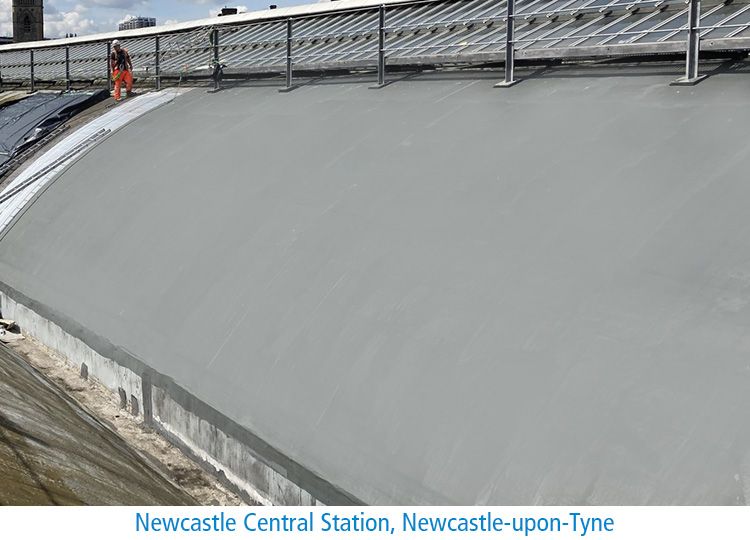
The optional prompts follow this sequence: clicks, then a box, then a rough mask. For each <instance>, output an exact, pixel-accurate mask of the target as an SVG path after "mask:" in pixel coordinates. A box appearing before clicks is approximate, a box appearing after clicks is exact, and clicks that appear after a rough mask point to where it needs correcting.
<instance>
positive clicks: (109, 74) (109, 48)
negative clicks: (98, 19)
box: [107, 41, 112, 92]
mask: <svg viewBox="0 0 750 540" xmlns="http://www.w3.org/2000/svg"><path fill="white" fill-rule="evenodd" d="M111 58H112V43H111V42H109V41H108V42H107V88H108V89H109V91H110V92H111V91H112V60H111Z"/></svg>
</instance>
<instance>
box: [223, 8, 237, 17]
mask: <svg viewBox="0 0 750 540" xmlns="http://www.w3.org/2000/svg"><path fill="white" fill-rule="evenodd" d="M238 11H239V10H238V9H237V8H236V7H223V8H221V11H220V12H219V17H224V16H225V15H237V12H238Z"/></svg>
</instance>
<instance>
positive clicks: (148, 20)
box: [120, 17, 156, 30]
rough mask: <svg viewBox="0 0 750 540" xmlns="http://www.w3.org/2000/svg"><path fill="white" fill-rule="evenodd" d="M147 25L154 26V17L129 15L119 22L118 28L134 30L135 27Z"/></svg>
mask: <svg viewBox="0 0 750 540" xmlns="http://www.w3.org/2000/svg"><path fill="white" fill-rule="evenodd" d="M149 26H156V19H154V18H153V17H131V18H130V19H128V20H127V21H124V22H121V23H120V30H135V29H136V28H147V27H149Z"/></svg>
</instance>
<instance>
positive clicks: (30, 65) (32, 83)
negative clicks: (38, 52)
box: [29, 49, 36, 92]
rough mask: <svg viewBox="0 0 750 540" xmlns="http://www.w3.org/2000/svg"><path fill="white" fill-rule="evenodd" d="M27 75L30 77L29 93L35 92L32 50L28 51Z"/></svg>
mask: <svg viewBox="0 0 750 540" xmlns="http://www.w3.org/2000/svg"><path fill="white" fill-rule="evenodd" d="M29 75H30V76H31V88H30V90H31V92H36V84H35V83H34V49H29Z"/></svg>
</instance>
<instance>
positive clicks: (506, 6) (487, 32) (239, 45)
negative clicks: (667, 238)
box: [0, 0, 750, 90]
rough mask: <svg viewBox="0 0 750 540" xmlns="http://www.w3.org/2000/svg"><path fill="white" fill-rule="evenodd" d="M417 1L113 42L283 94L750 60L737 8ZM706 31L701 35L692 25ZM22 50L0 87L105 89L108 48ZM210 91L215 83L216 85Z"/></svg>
mask: <svg viewBox="0 0 750 540" xmlns="http://www.w3.org/2000/svg"><path fill="white" fill-rule="evenodd" d="M704 1H705V3H706V4H707V8H706V9H705V10H704V11H701V2H700V0H688V1H687V2H685V1H683V0H455V1H446V0H419V1H404V2H389V3H385V4H381V5H366V6H362V7H354V8H350V9H343V10H339V11H330V12H326V13H317V14H305V13H300V14H299V15H294V16H286V17H279V18H272V19H269V18H265V19H258V20H254V19H253V18H252V17H250V18H248V20H246V21H243V22H241V23H237V22H233V23H227V24H218V23H217V24H212V25H208V26H196V27H193V28H188V29H183V30H179V31H173V32H163V33H156V34H154V33H153V32H152V33H151V34H149V35H143V36H133V35H132V32H131V33H129V34H126V35H125V36H124V37H122V38H120V41H121V42H122V43H123V46H125V47H126V48H128V50H129V52H130V55H131V57H132V58H133V62H134V64H135V66H136V73H135V75H136V76H137V77H139V78H141V77H143V78H150V79H153V81H154V83H155V85H156V87H157V88H159V87H160V86H161V84H162V81H163V79H164V78H165V77H177V76H184V75H188V74H195V73H203V72H205V73H213V74H214V76H215V80H216V81H218V80H220V77H219V76H217V73H218V74H219V75H220V74H221V73H223V72H225V71H226V70H234V71H237V72H249V73H277V74H282V75H283V77H284V80H285V88H286V89H291V88H293V87H294V77H295V73H296V72H298V71H299V70H318V69H340V68H346V69H353V68H362V67H366V68H368V69H375V70H377V82H378V86H383V85H385V84H386V83H387V81H386V74H387V70H388V68H389V66H392V65H399V64H411V65H420V64H440V63H469V64H470V63H476V62H497V63H504V65H505V78H504V81H503V82H502V83H501V86H510V85H512V84H514V83H515V79H514V77H515V75H514V68H515V63H516V60H517V59H524V60H533V59H551V58H569V57H571V58H572V57H592V58H606V57H614V56H623V55H632V54H638V55H648V54H662V53H677V52H680V51H684V52H685V54H686V69H685V77H684V78H683V82H695V81H696V80H699V77H698V56H699V52H700V50H701V49H702V48H707V49H712V50H750V3H748V0H743V1H742V2H736V1H735V2H732V1H731V0H726V1H717V0H704ZM702 20H703V21H705V23H704V25H703V26H702V25H701V21H702ZM68 41H69V40H66V44H65V45H56V43H55V41H54V40H52V41H49V42H44V43H41V44H33V45H30V46H29V47H28V49H19V48H18V47H14V48H7V47H0V84H4V83H9V82H10V83H21V84H28V85H29V86H30V87H31V89H32V90H34V89H35V88H36V86H37V85H38V84H39V83H40V82H50V81H51V82H53V83H62V84H64V85H65V87H66V88H71V87H72V85H73V84H74V83H75V82H77V81H81V80H83V81H87V82H91V81H101V80H103V79H105V78H106V80H107V81H110V82H109V83H108V84H110V85H111V78H110V73H109V59H108V58H109V51H110V48H109V47H110V45H109V40H108V39H107V40H96V39H94V40H92V41H88V42H87V41H85V40H83V41H81V40H78V41H76V42H75V43H69V42H68ZM217 84H218V83H217Z"/></svg>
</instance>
